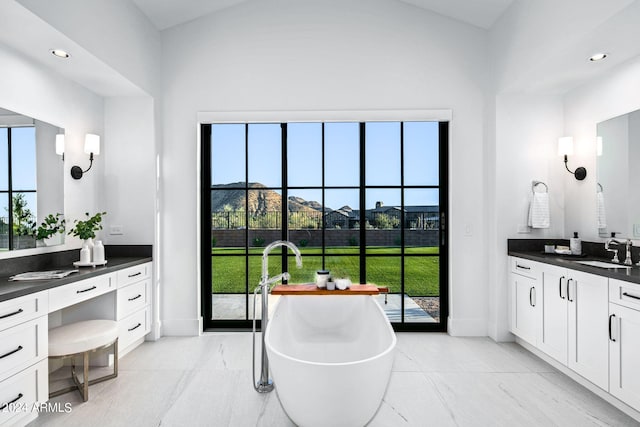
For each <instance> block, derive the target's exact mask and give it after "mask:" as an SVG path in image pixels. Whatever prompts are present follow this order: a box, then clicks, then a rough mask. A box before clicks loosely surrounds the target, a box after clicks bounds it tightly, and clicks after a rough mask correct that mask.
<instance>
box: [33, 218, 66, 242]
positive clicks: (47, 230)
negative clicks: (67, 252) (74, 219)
mask: <svg viewBox="0 0 640 427" xmlns="http://www.w3.org/2000/svg"><path fill="white" fill-rule="evenodd" d="M65 223H66V221H65V219H64V217H63V216H62V214H59V213H56V214H55V215H54V214H49V215H47V216H46V217H45V218H44V220H43V221H42V223H41V224H40V225H39V226H38V229H37V230H36V240H42V241H43V242H44V244H45V245H46V246H53V245H59V244H61V243H62V239H61V237H62V236H63V235H64V232H65Z"/></svg>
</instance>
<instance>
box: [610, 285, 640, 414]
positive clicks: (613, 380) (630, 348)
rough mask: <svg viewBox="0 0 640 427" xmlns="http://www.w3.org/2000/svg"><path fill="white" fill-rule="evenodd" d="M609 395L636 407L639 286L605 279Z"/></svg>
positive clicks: (639, 377) (638, 394)
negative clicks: (607, 287)
mask: <svg viewBox="0 0 640 427" xmlns="http://www.w3.org/2000/svg"><path fill="white" fill-rule="evenodd" d="M609 340H610V341H609V360H610V372H611V376H610V379H609V392H610V393H611V394H612V395H614V396H616V397H617V398H618V399H620V400H622V401H623V402H625V403H626V404H628V405H629V406H632V407H634V408H640V285H638V284H635V283H629V282H623V281H620V280H616V279H609Z"/></svg>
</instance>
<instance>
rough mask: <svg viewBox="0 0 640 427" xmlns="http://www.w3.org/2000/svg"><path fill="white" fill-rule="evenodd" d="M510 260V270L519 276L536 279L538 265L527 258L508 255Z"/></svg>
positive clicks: (538, 273)
mask: <svg viewBox="0 0 640 427" xmlns="http://www.w3.org/2000/svg"><path fill="white" fill-rule="evenodd" d="M509 258H510V260H511V272H512V273H516V274H520V275H521V276H526V277H530V278H532V279H537V278H538V277H539V275H540V265H539V264H538V263H537V262H535V261H530V260H528V259H523V258H516V257H509Z"/></svg>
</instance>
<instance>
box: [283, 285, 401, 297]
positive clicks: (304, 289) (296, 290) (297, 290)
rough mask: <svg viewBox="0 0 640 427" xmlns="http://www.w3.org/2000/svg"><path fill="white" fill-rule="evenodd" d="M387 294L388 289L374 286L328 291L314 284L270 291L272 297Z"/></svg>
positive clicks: (357, 286)
mask: <svg viewBox="0 0 640 427" xmlns="http://www.w3.org/2000/svg"><path fill="white" fill-rule="evenodd" d="M381 292H382V293H385V292H389V288H385V287H382V286H375V285H357V284H352V285H351V287H350V288H349V289H345V290H344V291H341V290H339V289H336V290H334V291H328V290H326V289H320V288H318V287H317V286H316V285H315V283H306V284H302V285H277V286H275V287H274V288H273V289H272V290H271V294H272V295H378V294H379V293H381Z"/></svg>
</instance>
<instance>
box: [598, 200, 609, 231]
mask: <svg viewBox="0 0 640 427" xmlns="http://www.w3.org/2000/svg"><path fill="white" fill-rule="evenodd" d="M596 208H597V216H598V228H599V229H603V228H607V214H606V211H605V209H604V193H603V192H602V191H598V192H597V193H596Z"/></svg>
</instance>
